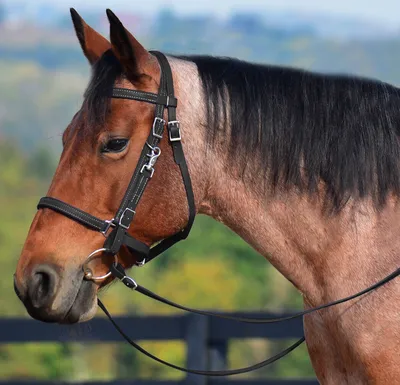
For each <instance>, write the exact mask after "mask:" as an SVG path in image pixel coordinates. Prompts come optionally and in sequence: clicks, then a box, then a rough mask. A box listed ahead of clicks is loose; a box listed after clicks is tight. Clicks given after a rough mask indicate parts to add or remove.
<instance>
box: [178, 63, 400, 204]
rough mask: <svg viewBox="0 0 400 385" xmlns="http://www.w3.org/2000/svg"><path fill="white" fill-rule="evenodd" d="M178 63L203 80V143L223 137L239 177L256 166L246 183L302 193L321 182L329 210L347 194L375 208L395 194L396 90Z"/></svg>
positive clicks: (278, 71)
mask: <svg viewBox="0 0 400 385" xmlns="http://www.w3.org/2000/svg"><path fill="white" fill-rule="evenodd" d="M182 58H183V59H185V60H189V61H192V62H194V63H195V64H196V65H197V68H198V71H199V75H200V78H201V80H202V83H203V88H204V95H205V97H206V104H207V125H208V128H209V130H210V135H208V136H207V138H209V140H210V143H211V144H212V143H214V141H215V139H217V138H219V139H221V138H227V137H228V138H230V140H229V143H228V147H227V148H228V151H229V156H230V159H231V160H232V161H233V163H234V164H235V165H237V164H238V162H239V164H240V165H241V166H242V171H243V175H245V170H249V166H254V162H256V166H258V167H257V168H256V169H255V171H256V173H254V172H253V173H250V174H251V175H252V177H253V178H254V177H257V179H258V180H260V179H265V180H266V183H267V184H268V185H269V186H270V187H272V188H276V187H283V188H291V187H293V186H295V187H297V188H298V189H299V190H300V191H302V192H307V193H309V194H312V193H315V192H316V191H317V187H318V184H319V183H320V182H321V181H323V182H324V184H325V186H326V197H325V203H326V204H327V205H328V206H329V208H330V209H333V210H334V211H338V210H340V209H341V208H342V207H343V205H344V204H345V203H346V202H347V201H348V199H349V198H350V197H353V198H355V199H360V198H364V197H367V196H371V197H372V198H373V200H374V202H375V203H376V206H377V207H378V208H379V207H382V205H383V204H384V203H385V201H386V198H387V196H388V194H389V193H393V194H395V195H397V196H398V195H399V193H400V167H399V159H400V146H399V138H398V135H399V132H400V90H399V89H398V88H396V87H393V86H391V85H388V84H385V83H382V82H378V81H374V80H369V79H363V78H357V77H350V76H338V75H323V74H316V73H311V72H307V71H301V70H295V69H289V68H283V67H277V66H264V65H256V64H250V63H247V62H243V61H239V60H235V59H228V58H213V57H205V56H190V57H182ZM227 134H228V135H227ZM247 175H249V172H247Z"/></svg>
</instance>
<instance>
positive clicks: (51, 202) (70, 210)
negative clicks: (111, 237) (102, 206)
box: [37, 197, 109, 232]
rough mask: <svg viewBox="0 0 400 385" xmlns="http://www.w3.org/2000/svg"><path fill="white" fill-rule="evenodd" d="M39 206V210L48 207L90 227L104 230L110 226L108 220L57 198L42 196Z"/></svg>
mask: <svg viewBox="0 0 400 385" xmlns="http://www.w3.org/2000/svg"><path fill="white" fill-rule="evenodd" d="M37 208H38V210H40V209H44V208H48V209H51V210H53V211H56V212H58V213H60V214H63V215H65V216H66V217H68V218H70V219H73V220H74V221H77V222H79V223H81V224H82V225H85V226H86V227H89V228H90V229H92V230H96V231H100V232H103V231H105V230H106V229H107V228H108V227H109V222H108V221H104V220H102V219H99V218H97V217H95V216H93V215H91V214H89V213H87V212H85V211H82V210H81V209H78V208H77V207H74V206H71V205H70V204H68V203H65V202H63V201H60V200H59V199H56V198H51V197H44V198H41V199H40V201H39V203H38V205H37Z"/></svg>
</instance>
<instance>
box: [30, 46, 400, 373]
mask: <svg viewBox="0 0 400 385" xmlns="http://www.w3.org/2000/svg"><path fill="white" fill-rule="evenodd" d="M151 53H152V54H153V55H154V56H155V57H156V58H157V60H158V62H159V64H160V68H161V78H160V87H159V91H158V94H153V93H150V92H142V91H136V90H131V89H125V88H113V91H112V94H111V95H110V97H113V98H122V99H132V100H138V101H143V102H148V103H152V104H155V106H156V107H155V118H154V121H153V124H152V127H151V130H150V134H149V136H148V138H147V141H146V144H145V146H144V147H143V149H142V152H141V154H140V157H139V161H138V164H137V166H136V169H135V171H134V173H133V176H132V178H131V180H130V182H129V185H128V188H127V190H126V193H125V195H124V198H123V200H122V202H121V204H120V206H119V209H118V211H117V213H116V215H115V217H114V218H113V219H111V220H102V219H99V218H97V217H95V216H93V215H91V214H89V213H86V212H85V211H83V210H80V209H78V208H76V207H74V206H72V205H70V204H68V203H65V202H63V201H60V200H58V199H55V198H52V197H44V198H41V199H40V201H39V204H38V209H45V208H48V209H51V210H54V211H56V212H58V213H60V214H62V215H65V216H67V217H68V218H70V219H72V220H74V221H76V222H79V223H80V224H82V225H84V226H86V227H87V228H89V229H91V230H95V231H99V232H101V233H102V234H103V235H104V236H105V237H106V241H105V243H104V246H103V248H102V249H99V250H96V251H94V252H93V253H92V254H90V256H89V257H88V260H89V259H90V258H92V256H95V255H96V254H97V253H98V252H105V253H108V254H110V255H113V256H116V255H117V253H118V252H119V251H120V249H121V247H122V246H126V247H127V248H128V249H129V250H130V251H131V252H133V253H135V254H136V255H140V256H141V260H139V261H137V264H138V265H140V266H142V265H144V264H145V263H148V262H149V261H151V260H152V259H154V258H155V257H156V256H158V255H160V254H161V253H162V252H164V251H165V250H167V249H169V248H170V247H171V246H173V245H174V244H175V243H177V242H179V241H181V240H183V239H185V238H187V236H188V235H189V232H190V229H191V228H192V225H193V222H194V218H195V215H196V207H195V202H194V194H193V189H192V183H191V180H190V175H189V171H188V167H187V164H186V160H185V156H184V152H183V148H182V142H181V133H180V126H179V121H177V119H176V108H177V104H178V101H177V99H176V98H175V96H174V86H173V79H172V72H171V67H170V65H169V63H168V60H167V58H166V57H165V55H164V54H162V53H161V52H157V51H152V52H151ZM165 109H167V111H168V121H165V120H164V112H165ZM165 126H166V127H167V131H168V136H169V142H170V144H171V146H172V150H173V155H174V159H175V162H176V164H177V165H178V166H179V169H180V172H181V175H182V180H183V184H184V186H185V190H186V197H187V202H188V208H189V219H188V223H187V225H186V227H185V228H184V229H183V230H181V231H179V232H178V233H176V234H174V235H172V236H171V237H169V238H166V239H164V240H163V241H161V242H160V243H159V244H157V245H156V246H154V247H152V248H149V247H148V246H147V245H146V244H144V243H143V242H140V241H139V240H137V239H135V238H133V237H132V236H131V235H129V233H128V230H129V227H130V225H131V223H132V221H133V219H134V217H135V214H136V207H137V205H138V204H139V201H140V198H141V197H142V195H143V192H144V190H145V188H146V185H147V183H148V181H149V180H150V179H151V177H152V176H153V173H154V165H155V163H156V161H157V159H158V157H159V156H160V154H161V150H160V149H159V147H157V145H158V143H159V142H160V140H161V138H162V135H163V131H164V128H165ZM110 230H111V232H110ZM88 260H87V261H88ZM83 270H84V274H85V278H86V279H88V280H95V279H94V277H93V276H92V273H91V272H90V271H89V270H87V269H86V268H85V265H84V267H83ZM109 274H110V275H113V276H114V277H116V278H118V279H119V280H120V281H121V282H122V283H123V284H124V285H125V286H126V287H128V288H130V289H133V290H135V291H137V292H139V293H141V294H144V295H146V296H147V297H149V298H152V299H154V300H156V301H159V302H161V303H164V304H167V305H170V306H173V307H175V308H177V309H180V310H185V311H189V312H192V313H196V314H201V315H207V316H214V317H219V318H225V319H230V320H235V321H240V322H246V323H255V324H261V323H263V324H265V323H273V322H282V321H287V320H290V319H294V318H298V317H302V316H304V315H306V314H310V313H313V312H315V311H318V310H321V309H324V308H328V307H330V306H334V305H338V304H340V303H344V302H347V301H350V300H352V299H355V298H357V297H360V296H362V295H364V294H366V293H369V292H371V291H373V290H375V289H377V288H379V287H380V286H383V285H384V284H386V283H387V282H389V281H391V280H392V279H394V278H396V277H397V276H399V275H400V268H399V269H397V270H396V271H394V272H393V273H392V274H390V275H388V276H387V277H385V278H384V279H383V280H381V281H379V282H378V283H376V284H374V285H372V286H370V287H369V288H367V289H365V290H363V291H361V292H359V293H357V294H354V295H352V296H349V297H346V298H343V299H340V300H338V301H334V302H330V303H328V304H324V305H321V306H318V307H315V308H312V309H308V310H306V311H302V312H299V313H296V314H294V315H292V316H288V317H283V318H282V317H281V318H269V319H254V318H243V317H232V316H224V315H221V314H218V313H212V312H207V311H202V310H197V309H192V308H188V307H185V306H181V305H178V304H176V303H174V302H172V301H169V300H167V299H165V298H163V297H160V296H158V295H157V294H155V293H153V292H151V291H150V290H147V289H145V288H144V287H142V286H140V285H138V284H137V283H136V282H135V280H134V279H133V278H131V277H129V276H128V275H127V274H126V272H125V270H124V268H123V266H122V265H121V264H119V263H118V260H117V258H116V260H115V262H114V263H113V264H112V265H111V267H110V272H109ZM109 274H107V276H108V275H109ZM104 277H106V276H103V277H100V278H104ZM98 304H99V307H100V308H101V309H102V310H103V311H104V313H105V314H106V315H107V317H108V318H109V319H110V321H111V322H112V324H113V325H114V326H115V328H116V329H117V331H118V332H119V333H120V334H121V335H122V337H123V338H124V339H125V340H126V341H127V342H128V343H129V344H130V345H132V346H133V347H134V348H135V349H137V350H139V351H140V352H142V353H143V354H145V355H146V356H147V357H149V358H152V359H153V360H155V361H157V362H160V363H162V364H164V365H167V366H169V367H171V368H174V369H177V370H180V371H183V372H186V373H192V374H199V375H206V376H229V375H234V374H242V373H247V372H250V371H252V370H256V369H259V368H262V367H264V366H266V365H269V364H271V363H273V362H275V361H277V360H278V359H280V358H282V357H284V356H285V355H287V354H288V353H290V352H291V351H292V350H294V349H295V348H297V347H298V346H299V345H300V344H302V343H303V342H304V340H305V338H304V337H302V338H301V339H299V340H298V341H296V342H295V343H294V344H293V345H291V346H289V347H288V348H287V349H285V350H284V351H282V352H280V353H278V354H277V355H275V356H273V357H271V358H269V359H267V360H265V361H263V362H260V363H258V364H256V365H253V366H250V367H247V368H243V369H236V370H222V371H203V370H195V369H186V368H182V367H180V366H176V365H174V364H171V363H169V362H166V361H164V360H161V359H160V358H158V357H156V356H154V355H152V354H151V353H149V352H147V351H146V350H144V349H143V348H142V347H141V346H139V345H137V344H136V343H135V342H134V341H132V340H131V339H130V338H129V337H128V336H127V335H126V334H125V333H124V331H123V330H121V328H120V327H119V326H118V325H117V324H116V322H115V321H114V319H113V318H112V317H111V315H110V313H109V312H108V311H107V309H106V308H105V306H104V305H103V303H102V302H101V301H100V300H98Z"/></svg>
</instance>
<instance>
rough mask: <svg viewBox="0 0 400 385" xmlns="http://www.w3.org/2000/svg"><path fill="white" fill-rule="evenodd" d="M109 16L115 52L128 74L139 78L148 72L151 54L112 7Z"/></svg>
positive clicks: (108, 11) (108, 12) (111, 38)
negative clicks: (147, 67) (125, 25)
mask: <svg viewBox="0 0 400 385" xmlns="http://www.w3.org/2000/svg"><path fill="white" fill-rule="evenodd" d="M107 17H108V20H109V21H110V40H111V45H112V48H113V51H114V54H115V55H116V56H117V58H118V60H119V61H120V63H121V64H122V66H123V68H124V70H125V73H126V74H127V76H128V77H130V78H133V79H137V78H138V77H139V76H140V75H141V74H143V73H146V66H147V65H148V63H149V60H151V55H150V54H149V52H148V51H147V50H146V49H145V48H144V47H143V46H142V45H141V44H140V43H139V42H138V41H137V40H136V39H135V38H134V37H133V36H132V34H131V33H130V32H129V31H128V30H127V29H126V28H125V27H124V26H123V24H122V23H121V21H120V20H119V19H118V17H117V16H115V14H114V13H113V12H112V11H111V10H110V9H107Z"/></svg>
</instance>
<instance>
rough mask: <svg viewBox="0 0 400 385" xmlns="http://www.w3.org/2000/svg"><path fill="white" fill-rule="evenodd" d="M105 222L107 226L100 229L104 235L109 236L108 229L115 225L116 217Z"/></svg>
mask: <svg viewBox="0 0 400 385" xmlns="http://www.w3.org/2000/svg"><path fill="white" fill-rule="evenodd" d="M104 222H106V223H107V226H106V228H105V229H104V230H103V231H100V232H101V233H102V234H103V236H104V237H105V238H107V233H108V230H110V227H115V223H114V218H113V219H110V220H106V221H104Z"/></svg>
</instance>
